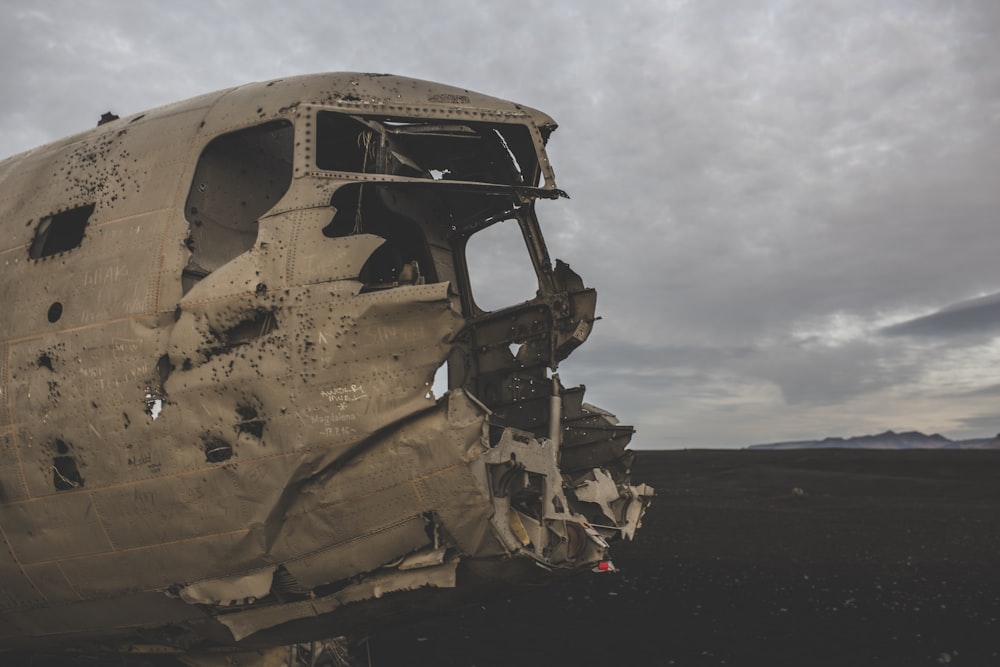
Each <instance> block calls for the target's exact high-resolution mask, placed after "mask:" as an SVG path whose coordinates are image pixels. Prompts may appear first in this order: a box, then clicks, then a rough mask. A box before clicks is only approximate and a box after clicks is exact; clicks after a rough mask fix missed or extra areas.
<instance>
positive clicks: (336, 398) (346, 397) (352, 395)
mask: <svg viewBox="0 0 1000 667" xmlns="http://www.w3.org/2000/svg"><path fill="white" fill-rule="evenodd" d="M319 393H320V396H322V397H323V398H325V399H326V400H328V401H330V402H331V403H336V404H337V407H338V408H340V409H341V410H347V408H348V406H349V405H350V404H351V403H354V402H355V401H360V400H361V399H363V398H368V394H366V393H365V388H364V385H361V384H351V385H346V386H343V387H331V388H330V389H323V390H322V391H320V392H319Z"/></svg>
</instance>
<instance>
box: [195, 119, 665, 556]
mask: <svg viewBox="0 0 1000 667" xmlns="http://www.w3.org/2000/svg"><path fill="white" fill-rule="evenodd" d="M293 127H294V130H293ZM549 129H551V128H548V129H545V130H543V129H540V128H538V127H536V126H535V125H533V124H531V123H530V122H525V121H524V120H522V121H521V122H511V121H510V119H505V118H500V119H498V122H488V121H486V120H483V119H482V118H479V117H476V118H463V117H462V113H461V112H458V111H455V112H452V113H451V114H446V113H443V114H442V117H441V118H430V119H428V118H420V117H416V116H406V115H382V114H379V115H375V114H355V113H347V112H343V111H337V110H332V109H329V108H323V107H321V106H312V105H298V106H297V107H296V108H295V109H294V110H293V111H292V112H291V114H290V116H289V120H288V121H271V122H268V123H264V124H261V125H257V126H254V127H251V128H246V129H243V130H239V131H236V132H232V133H229V134H226V135H222V136H221V137H218V138H217V139H215V140H213V141H212V142H211V143H209V144H208V145H207V147H206V148H205V150H204V152H203V153H202V157H201V160H200V161H199V164H198V168H197V171H196V173H195V178H194V181H193V183H192V186H191V191H190V194H189V195H188V200H187V206H186V215H187V217H188V220H189V222H190V234H189V237H188V241H187V243H188V247H189V249H190V251H191V259H190V261H189V262H188V265H187V268H186V269H185V271H184V280H185V292H187V291H188V290H189V289H191V287H192V286H193V285H194V284H195V283H196V282H197V281H198V280H201V279H204V278H206V277H208V276H209V275H210V274H212V273H213V272H215V271H218V270H219V269H220V268H221V267H222V266H223V265H225V264H226V262H232V261H234V260H235V259H236V258H237V257H241V260H240V261H242V262H247V261H248V260H247V259H246V258H247V257H250V256H254V257H257V256H259V258H260V260H259V261H263V259H264V257H265V255H266V252H265V247H266V246H268V245H269V244H273V243H274V242H275V240H276V239H279V238H283V237H285V236H291V237H293V238H294V239H296V240H293V248H292V250H291V251H290V256H291V257H293V259H291V260H289V267H291V264H292V263H295V267H296V268H295V271H296V272H298V273H297V274H296V275H302V271H304V270H305V269H304V268H301V267H305V266H309V267H311V268H310V270H311V271H312V274H310V275H311V277H309V278H306V279H304V282H305V284H322V283H323V282H326V281H331V280H345V279H347V280H353V281H356V283H357V284H359V285H358V287H357V293H358V294H359V295H375V294H377V293H380V292H386V291H391V290H399V289H400V288H405V287H410V286H429V285H433V284H440V285H444V284H447V294H448V299H449V301H450V304H451V308H452V310H453V311H455V312H456V313H458V314H460V316H461V324H460V325H459V326H458V327H457V328H456V329H455V330H454V331H453V332H452V333H451V334H450V335H449V337H448V340H447V341H446V342H445V343H446V345H447V351H446V352H445V353H444V354H445V358H444V367H445V368H446V369H447V389H448V390H449V391H460V392H462V393H464V394H465V395H467V396H469V397H471V398H472V399H473V400H474V401H475V402H476V403H477V404H478V405H480V406H482V408H483V409H484V410H485V411H486V412H487V417H486V418H485V421H486V425H487V428H486V432H487V445H488V446H489V447H490V452H489V454H488V455H487V456H485V458H484V461H485V462H486V471H487V472H486V473H485V479H484V485H486V486H488V487H489V488H491V489H492V491H491V493H492V495H493V497H494V502H495V503H498V504H497V506H496V509H495V511H496V513H497V516H499V517H500V518H499V519H497V520H495V521H494V524H495V526H494V528H495V530H496V532H497V533H498V535H500V537H501V539H502V541H504V542H505V543H506V545H507V548H509V549H511V550H512V551H517V550H523V549H528V550H529V551H531V553H532V554H533V555H534V557H535V558H536V559H538V560H539V562H542V563H543V564H546V563H547V564H549V565H552V564H554V563H557V562H568V563H573V562H580V561H581V560H582V561H583V562H591V561H594V560H595V559H599V558H600V556H601V554H602V553H603V552H604V550H605V549H606V547H607V544H606V543H605V542H604V540H605V539H610V538H615V537H619V536H621V535H622V534H624V533H625V532H632V531H634V530H635V526H636V525H637V523H638V519H639V516H640V515H641V509H642V508H644V507H645V505H646V504H647V503H648V497H645V496H644V495H643V494H645V493H646V491H644V490H643V489H635V488H633V487H631V486H629V468H630V464H631V454H630V453H629V452H627V451H626V450H625V446H626V444H627V443H628V441H629V439H630V438H631V435H632V433H633V429H632V427H630V426H623V425H619V424H618V423H617V420H616V419H615V418H614V416H613V415H611V414H610V413H607V412H605V411H603V410H600V409H599V408H595V407H594V406H591V405H588V404H587V403H585V402H584V401H583V393H584V387H582V386H581V387H570V388H567V387H564V386H563V385H562V384H561V382H560V380H559V375H558V373H557V370H558V367H559V363H560V362H561V361H562V360H563V359H565V358H566V357H567V356H568V355H569V354H570V353H571V352H572V351H573V350H574V349H575V348H576V347H577V346H579V345H580V344H582V343H583V342H584V341H585V340H586V339H587V337H588V336H589V334H590V331H591V327H592V325H593V322H594V320H595V308H596V293H595V292H594V290H593V289H590V288H587V287H585V286H584V284H583V281H582V280H581V279H580V277H579V276H578V275H577V274H576V273H574V272H573V271H572V270H571V269H570V267H569V265H567V264H565V263H563V262H561V261H556V262H555V263H554V264H553V262H552V261H551V260H550V258H549V255H548V251H547V249H546V247H545V242H544V239H543V236H542V232H541V229H540V226H539V222H538V219H537V217H536V215H535V205H534V202H535V200H536V199H537V198H557V197H560V196H565V195H564V193H562V192H561V191H560V190H558V189H556V188H555V184H554V180H553V176H552V172H551V169H550V168H549V167H548V161H547V159H546V157H545V153H544V143H545V140H546V139H547V133H548V131H549ZM265 228H266V229H269V230H270V231H267V232H264V231H261V230H264V229H265ZM258 232H260V235H258ZM306 235H308V240H304V239H306ZM263 237H266V238H267V240H266V241H262V240H261V239H262V238H263ZM361 238H366V239H370V241H366V242H365V243H364V244H361V245H357V244H354V245H349V246H348V245H344V244H345V243H347V242H349V241H352V240H360V239H361ZM295 243H298V244H301V246H295V245H294V244H295ZM346 247H351V248H358V249H361V248H364V250H363V251H362V250H351V251H350V252H352V253H355V254H353V255H351V256H350V257H349V259H350V262H351V263H350V267H349V268H344V270H340V269H339V267H329V266H328V267H326V268H322V267H323V266H324V265H325V264H329V263H334V262H337V261H343V260H344V258H345V256H344V255H343V252H345V251H344V248H346ZM501 247H502V248H503V250H504V252H503V253H502V255H501V253H500V252H498V251H499V249H500V248H501ZM295 248H299V249H295ZM358 252H363V253H364V255H363V256H359V255H357V253H358ZM254 253H256V255H254ZM338 253H339V254H338ZM338 258H339V259H338ZM254 261H258V260H254ZM317 267H321V268H317ZM230 273H231V272H230ZM266 273H267V271H266V270H265V268H260V269H258V270H257V271H255V274H256V275H260V276H265V277H262V278H260V280H261V283H260V284H262V285H264V289H265V290H266V289H267V285H273V284H275V282H276V281H275V280H272V278H266V275H265V274H266ZM291 273H292V270H291V268H289V274H288V275H291ZM282 275H283V276H284V275H285V274H282ZM323 276H329V277H323ZM333 276H340V277H336V278H335V277H333ZM224 277H228V274H227V276H224ZM247 284H248V285H249V284H251V283H247ZM393 294H395V295H396V296H394V297H393V298H401V297H400V296H399V292H394V293H393ZM498 295H501V296H503V297H504V298H498ZM387 296H388V295H387ZM278 319H280V316H279V317H278ZM435 344H436V345H439V344H441V341H437V342H435ZM439 358H440V357H439ZM432 382H433V373H431V374H430V375H429V376H428V377H427V378H426V380H425V383H426V386H427V388H428V389H429V388H430V387H431V384H432ZM595 471H597V472H595ZM601 475H603V477H602V476H601ZM598 488H600V493H601V494H603V495H601V497H600V498H597V496H595V497H594V498H592V499H590V500H585V499H584V498H585V497H587V498H589V497H590V496H593V495H594V493H597V492H596V491H594V489H598ZM587 489H590V490H589V491H588V490H587ZM577 490H579V493H577ZM612 491H613V492H614V493H612ZM588 494H589V495H588ZM622 494H623V495H622ZM619 495H621V498H619ZM605 496H606V497H605ZM619 501H620V502H619ZM614 503H617V505H616V506H617V507H618V510H616V511H612V509H611V507H612V504H614ZM626 507H632V508H633V509H632V510H630V511H631V514H628V513H626V512H625V509H624V508H626ZM616 512H617V513H616ZM636 512H638V514H636ZM609 516H610V517H611V518H610V524H609V519H608V517H609ZM505 517H506V518H505ZM582 517H586V518H585V519H584V518H582ZM588 522H589V523H588ZM559 545H562V546H561V547H560V546H559ZM567 545H571V546H567ZM553 550H554V551H553ZM560 554H561V555H560Z"/></svg>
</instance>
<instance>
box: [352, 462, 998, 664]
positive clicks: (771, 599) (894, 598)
mask: <svg viewBox="0 0 1000 667" xmlns="http://www.w3.org/2000/svg"><path fill="white" fill-rule="evenodd" d="M633 479H634V480H636V481H639V482H646V483H648V484H651V485H653V486H655V487H656V489H657V497H656V499H655V501H654V504H653V506H652V507H651V508H650V510H649V513H648V514H647V515H646V518H645V520H644V525H643V529H642V530H641V531H640V533H639V535H638V538H637V539H636V541H635V542H633V543H631V544H624V545H618V546H617V548H616V550H615V556H614V562H615V565H616V566H617V567H618V569H619V572H618V573H616V574H600V575H598V574H584V575H581V576H578V577H573V578H570V579H567V580H564V581H561V582H559V583H557V584H555V585H554V586H549V587H546V588H539V589H536V590H531V591H528V592H525V593H522V594H520V595H516V596H512V597H510V598H500V599H494V600H490V601H487V602H486V603H484V604H482V605H479V606H475V607H472V608H469V609H467V610H465V611H464V612H463V613H461V614H457V615H453V616H442V617H436V618H431V619H427V620H425V621H421V622H419V623H416V624H412V625H408V626H404V627H400V628H396V629H394V630H392V631H389V632H383V633H380V634H379V635H378V636H376V637H373V638H372V639H371V642H370V646H369V650H370V656H371V661H372V664H373V665H374V666H375V667H385V666H388V665H465V666H468V665H476V666H478V667H484V666H493V665H513V666H517V667H528V666H534V665H547V666H561V665H598V664H606V665H616V666H617V665H626V664H637V665H767V666H769V667H770V666H774V665H795V666H800V665H803V666H807V665H812V666H819V665H822V666H825V665H830V666H836V667H847V666H852V667H853V666H858V665H905V666H907V667H909V666H913V665H943V664H948V665H969V666H975V667H979V666H988V665H1000V451H851V450H832V449H831V450H812V451H746V450H738V451H734V450H686V451H660V452H650V451H640V452H638V453H637V461H636V464H635V466H634V469H633ZM360 653H361V655H360V656H359V657H361V658H362V660H364V659H365V657H366V656H364V651H363V649H362V651H361V652H360Z"/></svg>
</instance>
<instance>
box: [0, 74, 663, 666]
mask: <svg viewBox="0 0 1000 667" xmlns="http://www.w3.org/2000/svg"><path fill="white" fill-rule="evenodd" d="M554 129H555V123H554V122H553V121H552V119H551V118H549V117H548V116H546V115H544V114H543V113H541V112H538V111H535V110H532V109H529V108H527V107H523V106H521V105H517V104H513V103H511V102H505V101H503V100H498V99H495V98H490V97H486V96H482V95H479V94H476V93H471V92H470V91H464V90H460V89H455V88H450V87H447V86H442V85H439V84H432V83H428V82H424V81H416V80H411V79H404V78H401V77H393V76H376V75H364V74H325V75H312V76H305V77H295V78H290V79H283V80H277V81H272V82H266V83H261V84H250V85H247V86H243V87H240V88H235V89H232V90H229V91H222V92H221V93H218V94H213V95H206V96H203V97H200V98H196V99H194V100H190V101H187V102H181V103H178V104H175V105H171V106H170V107H165V108H163V109H158V110H153V111H149V112H146V113H145V114H141V115H137V116H133V117H128V118H122V119H117V120H114V119H113V120H109V121H107V122H105V123H102V124H101V125H100V126H99V127H98V128H95V129H94V130H91V131H90V132H87V133H83V134H81V135H77V136H76V137H70V138H67V139H66V140H64V141H61V142H58V143H56V144H52V145H49V146H45V147H41V148H39V149H36V150H34V151H31V152H29V153H26V154H24V155H21V156H15V157H13V158H10V159H9V160H8V161H6V162H5V163H4V164H2V165H0V174H3V176H2V178H3V180H2V181H0V193H2V199H0V216H2V217H0V226H2V230H3V235H2V239H3V241H2V242H0V271H2V275H0V299H2V301H3V303H4V305H5V306H6V309H7V311H8V312H18V313H19V317H16V318H6V319H4V320H3V322H2V323H0V526H2V528H3V535H2V537H3V542H4V543H3V545H2V548H0V642H3V644H4V645H8V646H15V647H24V646H28V647H30V646H32V645H33V642H40V641H45V642H52V641H57V642H60V643H63V644H65V645H67V646H75V645H82V644H84V643H86V641H87V638H88V637H92V636H100V637H101V638H102V639H101V641H102V642H105V643H106V642H109V641H110V642H112V643H113V644H114V645H116V646H119V647H126V646H128V645H131V644H142V645H144V646H147V645H152V646H163V647H173V648H174V649H176V648H177V647H182V646H190V645H194V644H197V645H199V646H238V647H246V646H270V645H276V644H280V643H282V642H284V643H289V642H294V641H305V640H308V639H310V638H312V637H315V636H317V635H316V634H315V632H316V627H317V626H316V625H315V623H316V622H317V621H322V622H323V623H326V624H327V627H330V624H332V626H333V627H340V628H343V633H344V634H349V633H350V632H352V630H353V629H354V627H355V625H354V623H355V622H360V621H358V619H364V618H365V613H366V612H365V611H364V610H365V609H369V608H371V609H378V610H385V609H392V610H394V613H395V612H399V611H405V610H407V609H408V608H409V609H411V610H412V605H413V602H412V597H411V596H413V595H415V594H416V593H418V592H419V591H420V590H422V589H428V588H430V589H437V590H440V591H442V592H443V591H453V592H454V593H455V598H454V599H455V601H456V602H457V601H460V600H461V599H466V600H467V599H469V597H468V596H470V595H472V596H474V595H475V594H476V592H475V591H476V590H477V589H476V586H477V585H478V584H476V583H475V582H480V583H481V582H485V581H492V582H494V583H495V582H497V581H502V582H506V583H507V584H509V585H515V584H517V583H518V582H519V581H520V580H522V579H523V578H524V573H525V572H526V571H527V569H530V570H531V571H532V572H535V573H536V574H537V573H539V572H541V573H544V572H546V571H549V572H552V571H573V570H582V569H589V568H592V567H595V566H597V564H599V563H606V562H607V560H608V558H609V551H610V548H611V546H612V545H613V543H614V542H615V541H616V540H620V539H631V538H632V537H633V536H634V534H635V531H636V529H637V528H638V527H639V525H640V524H641V519H642V514H643V512H644V510H645V508H646V507H647V506H648V504H649V502H650V499H651V497H652V496H653V490H652V489H651V488H649V487H648V486H645V485H642V484H639V485H633V484H632V482H631V480H630V466H631V461H632V458H631V457H632V455H631V453H630V452H629V451H628V450H627V449H626V448H625V447H626V445H627V444H628V441H629V438H630V437H631V435H632V432H633V430H632V428H631V427H630V426H624V425H620V424H619V423H618V421H617V419H616V418H615V417H614V416H613V415H611V414H609V413H607V412H605V411H603V410H601V409H599V408H596V407H594V406H592V405H589V404H587V403H586V402H584V400H583V394H584V389H583V387H564V386H563V385H562V384H561V382H560V380H559V376H558V373H557V370H558V367H559V364H560V363H561V362H562V361H563V360H564V359H566V357H567V356H569V354H570V353H571V352H572V351H573V350H574V349H575V348H576V347H577V346H579V345H580V344H582V343H583V342H584V341H585V340H586V339H587V337H588V335H589V333H590V331H591V328H592V326H593V323H594V321H595V308H596V294H595V292H594V290H593V289H590V288H587V287H585V286H584V283H583V281H582V279H581V278H580V277H579V276H578V275H577V274H576V273H574V272H573V271H572V269H570V267H569V265H568V264H565V263H564V262H562V261H559V260H556V261H555V262H553V261H551V260H550V258H549V256H548V253H547V251H546V249H545V244H544V239H543V236H542V231H541V228H540V226H539V222H538V220H537V219H536V217H535V213H534V201H535V200H536V199H537V198H540V197H541V198H559V197H561V196H564V193H563V192H562V191H561V190H559V189H557V188H556V186H555V177H554V174H553V171H552V169H551V167H550V165H549V163H548V159H547V157H546V154H545V143H546V142H547V140H548V138H549V135H550V134H551V132H552V131H553V130H554ZM497 226H508V227H509V229H511V230H514V231H515V232H516V233H517V234H519V235H520V237H521V238H523V239H524V257H523V271H524V272H525V273H526V274H527V275H529V276H534V278H533V282H535V283H537V289H536V291H535V294H534V296H533V297H532V298H529V299H528V300H527V301H524V302H520V303H511V304H504V305H501V306H493V305H492V304H491V305H490V309H488V310H487V309H484V308H483V307H481V305H480V303H479V301H477V294H476V290H475V289H474V287H473V285H474V283H473V281H472V280H471V279H470V270H471V271H473V272H474V271H475V267H474V266H473V267H470V266H469V263H468V262H467V255H466V252H465V250H466V244H467V243H468V241H469V239H470V238H472V237H473V236H474V235H475V234H477V233H479V232H481V231H483V230H486V229H495V228H497ZM443 368H446V369H447V391H446V392H444V394H443V395H442V396H440V397H436V396H435V393H434V391H432V386H433V384H434V378H435V375H436V374H438V372H439V370H441V369H443ZM525 566H527V569H525ZM538 566H541V567H538ZM463 581H468V582H472V583H469V584H468V586H466V584H463V583H462V582H463ZM463 586H465V587H466V588H468V589H469V590H463ZM485 588H486V587H484V588H483V590H484V591H485ZM151 599H155V600H156V604H150V600H151ZM442 599H444V598H442ZM140 610H141V611H140ZM101 619H106V620H101ZM311 633H312V634H311ZM323 636H326V635H323Z"/></svg>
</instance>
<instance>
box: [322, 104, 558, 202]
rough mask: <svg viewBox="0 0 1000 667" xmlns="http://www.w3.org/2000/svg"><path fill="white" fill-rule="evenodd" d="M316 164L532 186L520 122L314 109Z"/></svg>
mask: <svg viewBox="0 0 1000 667" xmlns="http://www.w3.org/2000/svg"><path fill="white" fill-rule="evenodd" d="M316 125H317V127H316V135H317V136H316V166H317V167H319V168H320V169H322V170H324V171H341V172H352V173H364V174H387V175H395V176H404V177H410V178H426V179H430V180H448V181H465V182H474V183H491V184H496V185H507V186H525V185H527V186H534V185H536V184H537V183H538V180H539V167H538V158H537V156H536V154H535V145H534V143H533V142H532V138H531V133H530V131H529V130H528V128H527V127H525V126H523V125H514V124H505V123H482V122H462V121H455V120H418V119H406V118H385V117H372V116H352V115H348V114H343V113H337V112H334V111H320V112H319V113H318V114H317V118H316Z"/></svg>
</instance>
